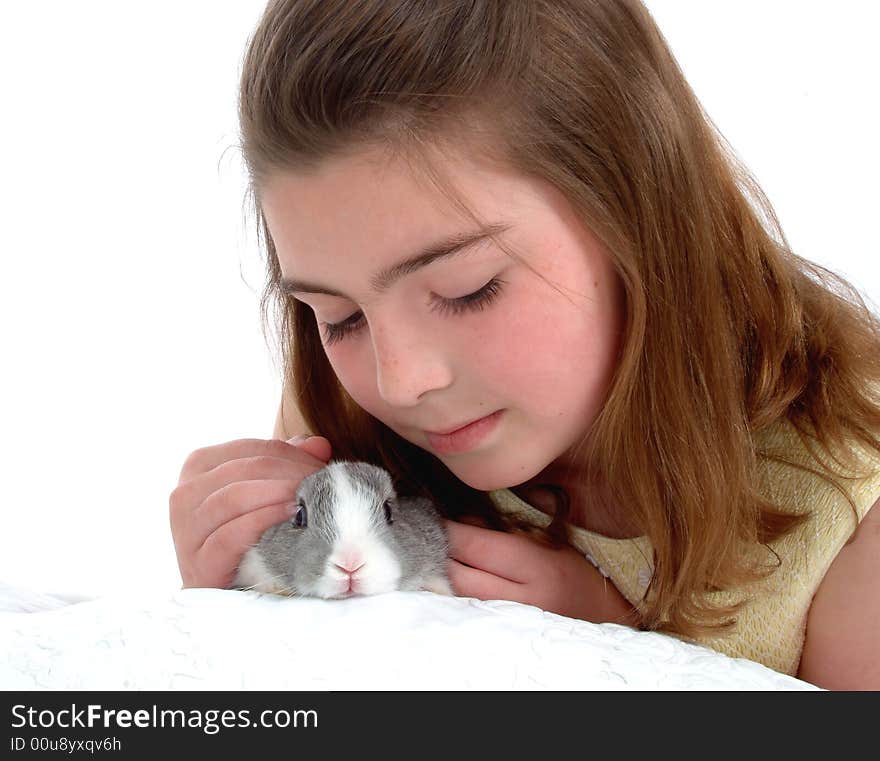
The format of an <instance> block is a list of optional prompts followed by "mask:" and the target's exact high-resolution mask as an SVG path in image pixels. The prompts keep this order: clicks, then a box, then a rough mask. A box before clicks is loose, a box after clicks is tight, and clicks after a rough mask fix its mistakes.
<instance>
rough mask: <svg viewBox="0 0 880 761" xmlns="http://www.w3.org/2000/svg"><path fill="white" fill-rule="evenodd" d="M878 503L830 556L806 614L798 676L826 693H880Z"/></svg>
mask: <svg viewBox="0 0 880 761" xmlns="http://www.w3.org/2000/svg"><path fill="white" fill-rule="evenodd" d="M878 576H880V499H878V500H877V501H876V502H874V504H873V505H872V506H871V507H870V508H869V509H868V512H867V513H866V514H865V516H864V518H863V519H862V520H861V522H860V523H859V526H858V528H857V530H856V532H855V535H854V537H853V540H852V541H851V542H849V543H848V544H846V545H845V546H844V547H843V549H841V550H840V552H839V553H838V554H837V556H836V557H835V559H834V561H833V562H832V564H831V567H830V568H829V569H828V571H827V573H826V574H825V576H824V577H823V579H822V582H821V583H820V585H819V588H818V589H817V590H816V594H815V595H814V596H813V601H812V603H811V605H810V610H809V613H808V615H807V629H806V639H805V641H804V648H803V651H802V654H801V662H800V667H799V670H798V674H797V675H798V678H800V679H803V680H805V681H807V682H811V683H813V684H816V685H818V686H820V687H825V688H826V689H838V690H859V689H868V690H877V689H880V586H878V585H877V583H876V580H877V578H878Z"/></svg>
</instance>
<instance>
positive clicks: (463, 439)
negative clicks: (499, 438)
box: [425, 410, 504, 454]
mask: <svg viewBox="0 0 880 761" xmlns="http://www.w3.org/2000/svg"><path fill="white" fill-rule="evenodd" d="M503 412H504V410H497V411H495V412H493V413H492V414H491V415H486V416H485V417H482V418H477V419H476V420H473V421H471V422H470V423H465V424H464V425H460V426H456V427H454V428H447V429H446V432H445V433H441V432H435V431H425V437H426V438H427V440H428V444H429V445H430V446H431V448H432V449H433V450H434V451H435V452H438V453H440V454H456V453H460V452H466V451H468V450H469V449H473V448H474V447H476V446H477V445H478V444H479V443H480V442H482V441H483V440H484V439H485V438H486V437H488V435H489V434H490V433H492V431H494V430H495V428H496V427H497V423H498V419H499V418H500V417H501V415H502V413H503Z"/></svg>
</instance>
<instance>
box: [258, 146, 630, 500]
mask: <svg viewBox="0 0 880 761" xmlns="http://www.w3.org/2000/svg"><path fill="white" fill-rule="evenodd" d="M447 162H448V163H447V164H446V165H445V166H446V169H447V171H448V172H449V175H448V176H449V177H450V179H451V180H452V181H453V183H454V184H455V187H456V188H457V189H458V191H459V192H461V193H463V195H464V198H465V200H466V201H467V202H468V204H469V205H470V208H472V209H473V210H475V211H476V213H477V215H478V216H479V217H480V218H481V219H482V220H484V221H485V222H486V224H487V226H492V227H494V228H495V229H497V230H503V232H502V233H501V236H500V237H501V239H502V240H503V241H504V242H505V243H506V244H508V245H509V246H510V247H512V248H513V250H514V251H516V252H517V254H518V255H519V256H521V257H522V258H523V259H524V260H526V261H528V262H529V264H530V265H531V266H532V267H533V268H534V269H535V270H536V271H537V272H539V273H541V274H542V275H543V276H544V277H545V278H547V280H549V281H551V282H553V283H555V284H556V285H557V286H558V287H559V288H560V290H561V291H562V292H561V293H560V291H557V290H555V289H554V288H553V287H551V286H550V285H548V283H547V282H545V281H544V280H543V279H542V278H541V277H539V276H538V275H537V274H535V273H534V272H532V271H531V270H530V269H529V268H528V267H527V266H526V265H525V264H522V263H520V262H519V261H517V260H515V259H512V258H510V257H509V256H508V255H507V254H505V253H504V251H502V250H501V249H500V248H498V247H497V246H496V245H495V244H493V243H492V241H491V240H490V239H488V238H484V239H483V240H481V241H477V242H475V243H473V244H472V245H470V246H467V247H464V248H460V249H459V250H458V252H457V253H455V254H452V255H448V256H437V257H435V258H434V259H433V260H432V261H431V262H429V263H427V264H424V263H423V266H409V267H400V268H396V267H395V265H398V264H399V263H400V262H402V261H404V260H407V259H410V258H412V257H415V256H417V255H420V254H423V253H425V252H426V251H435V250H436V251H437V252H439V251H440V250H442V249H443V248H444V247H443V246H440V247H439V248H438V246H437V244H439V243H440V242H441V241H445V240H447V239H450V238H459V239H462V238H464V237H465V236H468V235H470V234H472V233H474V232H476V230H475V229H474V225H473V223H472V222H470V221H469V220H466V219H465V218H464V217H462V216H461V215H459V214H458V213H456V212H455V211H454V210H453V207H452V206H451V204H450V203H449V202H448V201H447V199H446V198H445V197H444V196H443V195H442V194H440V193H438V192H434V191H431V190H428V189H427V187H426V183H419V182H418V180H417V179H416V177H415V175H413V174H412V173H411V172H410V171H409V170H408V168H407V166H406V164H404V163H394V162H384V163H382V162H379V161H377V160H376V157H375V155H369V154H360V155H358V156H357V157H356V158H345V159H337V160H335V161H333V162H329V163H327V164H326V165H324V166H323V167H322V168H321V169H320V171H318V172H316V173H313V174H280V175H277V176H275V177H274V178H273V179H272V180H271V181H270V182H269V183H267V185H266V187H264V188H263V192H262V208H263V213H264V215H265V217H266V222H267V225H268V227H269V230H270V233H271V235H272V239H273V241H274V243H275V246H276V250H277V253H278V259H279V263H280V266H281V270H282V272H283V275H284V279H285V281H290V283H289V289H288V290H289V292H290V294H291V295H292V296H293V297H295V298H297V299H299V300H300V301H303V302H305V303H306V304H308V305H309V306H310V307H311V308H312V309H313V311H314V313H315V316H316V319H317V322H318V325H319V329H320V331H321V335H322V340H323V343H324V349H325V351H326V354H327V358H328V359H329V361H330V363H331V365H332V367H333V369H334V371H335V372H336V375H337V377H338V378H339V380H340V382H341V383H342V385H343V386H344V387H345V389H346V390H347V391H348V393H349V394H350V396H351V397H352V398H353V399H354V400H355V401H356V402H357V403H358V404H359V405H360V406H361V407H362V408H363V409H364V410H366V411H367V412H368V413H369V414H371V415H373V416H374V417H375V418H378V419H379V420H381V421H382V422H383V423H384V424H385V425H386V426H388V427H389V428H391V429H392V430H394V431H395V432H396V433H397V434H399V435H400V436H401V437H403V438H404V439H406V440H408V441H410V442H412V443H413V444H416V445H417V446H419V447H421V448H423V449H426V450H427V451H429V452H432V453H433V454H435V455H436V456H437V457H438V458H439V459H440V460H442V462H443V463H444V464H445V465H446V466H447V467H448V468H449V469H450V470H451V471H452V472H453V473H454V474H455V475H456V476H458V478H460V479H461V480H462V481H464V482H465V483H467V484H468V485H470V486H471V487H473V488H475V489H480V490H483V491H488V490H491V489H499V488H504V487H512V486H517V485H519V484H522V483H524V482H525V481H527V480H529V479H531V478H533V477H534V476H535V475H537V474H539V473H541V472H542V471H543V470H545V469H547V468H548V467H549V466H551V465H554V464H555V465H556V466H559V467H560V468H562V469H563V470H564V464H565V458H566V454H567V453H568V452H569V450H570V448H572V447H573V446H574V445H576V444H577V443H578V442H579V441H580V440H581V438H582V437H583V436H584V434H585V432H586V431H587V430H588V428H589V426H590V423H591V421H592V420H593V418H594V417H595V415H596V414H597V412H598V411H599V407H600V405H601V403H602V401H603V399H604V396H605V393H606V391H607V388H608V384H609V383H610V380H611V377H612V374H613V372H614V369H615V364H616V361H617V352H618V346H619V337H620V334H621V329H622V322H623V293H622V289H621V287H620V282H619V279H618V277H617V274H616V272H615V270H614V268H613V266H612V263H611V260H610V258H609V257H608V255H607V254H606V253H605V251H604V250H603V248H602V246H601V245H600V244H599V242H598V241H597V240H596V239H595V238H594V237H593V235H592V234H591V233H590V231H589V230H588V229H586V228H585V227H584V226H583V225H582V224H581V223H580V222H579V221H578V219H576V217H575V214H574V213H573V210H572V208H571V206H570V205H569V204H568V202H567V201H566V200H565V198H564V196H562V194H561V193H559V192H558V191H557V190H556V189H555V188H553V187H552V186H551V185H550V184H549V183H546V182H544V181H537V180H534V179H530V178H526V177H523V176H518V175H516V174H513V173H512V172H506V171H501V170H498V169H497V168H488V167H486V166H482V165H479V164H476V163H472V162H471V161H469V160H466V159H463V158H456V159H454V160H453V159H447ZM446 248H448V247H446ZM379 273H385V274H384V276H381V277H380V275H379ZM293 281H295V282H293ZM374 286H375V287H374ZM323 291H330V292H332V293H326V292H323ZM563 294H565V295H563ZM328 326H330V327H328ZM493 413H499V414H497V415H495V416H494V417H493V418H492V421H491V422H492V424H491V425H488V426H485V425H484V426H482V428H483V433H482V436H476V437H474V436H470V437H468V436H464V437H462V436H459V437H453V438H456V439H457V440H456V441H450V440H449V439H445V440H444V439H437V438H436V437H431V436H429V435H428V433H427V432H429V431H433V432H445V431H448V430H449V429H451V428H454V427H456V426H462V425H465V424H467V423H470V422H472V421H474V420H477V419H479V418H483V417H486V416H488V415H492V414H493ZM480 427H481V426H475V427H474V428H480ZM471 432H474V429H471ZM318 433H320V432H318ZM332 443H333V442H331V444H332ZM552 469H553V468H551V470H552Z"/></svg>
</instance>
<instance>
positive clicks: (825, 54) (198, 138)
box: [0, 0, 880, 595]
mask: <svg viewBox="0 0 880 761" xmlns="http://www.w3.org/2000/svg"><path fill="white" fill-rule="evenodd" d="M647 5H648V7H649V9H650V10H651V11H652V13H653V14H654V15H655V18H656V19H657V21H658V23H659V25H660V28H661V30H662V31H663V33H664V34H665V35H666V38H667V39H668V40H669V42H670V44H671V46H672V49H673V52H674V53H675V55H676V57H677V58H678V60H679V62H680V64H681V65H682V67H683V69H684V71H685V74H686V75H687V77H688V79H689V81H690V83H691V85H692V86H693V88H694V90H695V91H696V93H697V96H698V97H699V98H700V100H701V102H702V103H703V104H704V106H705V107H706V109H707V111H708V112H709V114H710V116H711V117H712V118H713V120H714V121H715V123H716V124H717V125H718V127H719V128H720V129H721V131H722V132H723V133H724V135H725V136H726V137H727V138H728V140H729V141H730V142H731V143H732V144H733V146H734V148H735V149H736V151H737V153H738V154H739V156H741V157H742V158H743V159H744V160H745V162H746V164H747V166H748V167H749V168H750V169H751V170H752V171H753V172H754V173H755V175H756V176H757V178H758V181H759V182H760V183H761V185H762V187H763V188H764V190H765V191H766V192H767V194H768V196H769V197H770V200H771V202H772V203H773V204H774V206H775V208H776V211H777V213H778V214H779V217H780V220H781V222H782V225H783V229H784V230H785V233H786V235H787V236H788V239H789V242H790V243H791V245H792V247H793V248H794V250H795V251H796V252H797V253H799V254H801V255H802V256H805V257H807V258H809V259H812V260H814V261H817V262H820V263H822V264H824V265H826V266H828V267H830V268H831V269H833V270H836V271H838V272H840V273H842V274H844V275H845V276H847V277H849V278H850V279H851V280H852V281H853V282H854V283H855V284H856V285H857V286H858V287H859V289H860V290H861V292H862V293H863V295H865V296H866V297H868V298H869V299H871V300H872V302H873V303H875V304H876V303H880V265H878V260H880V233H878V228H877V225H876V215H877V209H878V207H880V204H878V201H880V193H878V190H877V178H878V176H880V157H878V154H880V152H878V149H877V144H876V140H877V135H878V134H880V124H878V117H877V114H878V112H877V106H876V83H877V75H878V73H880V54H878V52H877V46H876V44H875V43H876V39H875V36H876V34H875V33H876V29H877V24H878V21H880V12H878V10H877V8H878V6H877V4H876V3H874V2H873V1H872V0H847V1H846V2H838V3H834V4H833V5H830V4H828V3H826V2H806V1H805V0H784V1H783V0H749V1H748V2H744V1H743V0H739V2H735V3H734V2H720V0H716V1H714V2H713V1H706V0H649V1H648V2H647ZM262 7H263V2H262V0H259V1H257V0H248V1H247V2H245V0H226V1H225V2H218V0H187V2H171V0H161V1H160V0H154V1H153V2H151V3H119V2H112V1H104V2H98V1H97V0H88V1H87V0H80V2H76V3H69V2H64V1H62V0H53V1H48V0H47V1H45V2H41V3H3V4H2V5H0V97H2V107H0V108H2V118H0V172H2V174H0V215H2V225H0V255H2V259H0V262H2V278H0V318H2V323H0V324H2V359H3V370H2V374H0V421H2V438H0V468H2V471H0V472H2V479H0V494H2V500H3V501H2V511H3V513H2V523H0V582H6V583H9V584H14V585H20V586H25V587H29V588H31V589H34V590H37V591H43V592H58V593H71V594H82V595H102V594H105V593H114V592H118V591H124V590H133V589H135V588H142V589H146V588H151V589H156V588H168V589H169V590H170V589H176V588H179V586H180V578H179V575H178V570H177V563H176V559H175V556H174V550H173V545H172V541H171V534H170V530H169V525H168V496H169V494H170V492H171V491H172V489H173V488H174V486H175V485H176V483H177V478H178V475H179V471H180V467H181V466H182V464H183V461H184V459H185V458H186V455H187V454H188V453H189V452H191V451H192V450H194V449H196V448H198V447H201V446H207V445H210V444H218V443H221V442H224V441H228V440H231V439H236V438H243V437H259V438H269V437H271V435H272V427H273V422H274V418H275V411H276V408H277V404H278V397H279V393H280V373H279V370H278V369H277V364H276V362H277V360H276V359H275V357H274V356H273V354H272V352H271V351H270V349H271V346H272V344H271V343H268V344H267V343H266V342H265V341H264V338H263V335H262V333H261V327H260V316H259V309H258V301H259V294H260V291H261V288H262V285H263V272H264V263H263V260H262V256H261V254H260V253H259V251H258V249H257V246H256V237H255V235H254V232H253V224H252V220H250V219H249V218H247V216H246V215H245V212H244V205H243V203H244V190H245V181H244V176H243V173H242V169H241V164H240V160H239V157H238V154H237V151H236V150H235V148H234V146H235V143H236V141H237V125H236V117H235V100H236V86H237V82H238V75H239V68H240V64H241V58H242V55H243V52H244V46H245V43H246V40H247V38H248V36H249V35H250V33H251V31H252V29H253V27H254V25H255V23H256V21H257V19H258V17H259V14H260V12H261V10H262Z"/></svg>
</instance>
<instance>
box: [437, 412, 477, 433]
mask: <svg viewBox="0 0 880 761" xmlns="http://www.w3.org/2000/svg"><path fill="white" fill-rule="evenodd" d="M484 417H486V416H485V415H483V416H481V417H475V418H473V419H472V420H468V421H467V422H466V423H459V424H458V425H453V426H447V427H446V428H440V429H438V430H436V431H429V430H427V429H424V430H425V433H430V434H433V435H434V436H446V435H448V434H450V433H455V432H456V431H460V430H461V429H462V428H467V426H469V425H471V424H472V423H476V422H477V421H478V420H482V419H483V418H484Z"/></svg>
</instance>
